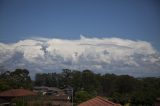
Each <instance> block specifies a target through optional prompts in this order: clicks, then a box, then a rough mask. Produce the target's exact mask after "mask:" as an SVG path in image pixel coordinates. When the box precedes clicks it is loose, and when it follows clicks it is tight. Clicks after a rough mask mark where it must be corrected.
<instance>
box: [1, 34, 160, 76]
mask: <svg viewBox="0 0 160 106" xmlns="http://www.w3.org/2000/svg"><path fill="white" fill-rule="evenodd" d="M0 67H1V68H2V67H5V68H7V69H15V68H27V69H29V70H30V73H33V74H34V73H37V72H60V71H61V70H62V69H63V68H68V69H77V70H84V69H90V70H92V71H94V72H96V73H102V74H104V73H115V74H129V75H132V76H140V77H143V76H160V54H159V51H157V50H156V49H155V48H154V47H153V46H152V44H151V43H149V42H147V41H141V40H136V41H135V40H129V39H121V38H101V39H100V38H86V37H84V36H81V38H80V39H77V40H68V39H55V38H53V39H48V38H30V39H25V40H21V41H18V42H17V43H12V44H6V43H0Z"/></svg>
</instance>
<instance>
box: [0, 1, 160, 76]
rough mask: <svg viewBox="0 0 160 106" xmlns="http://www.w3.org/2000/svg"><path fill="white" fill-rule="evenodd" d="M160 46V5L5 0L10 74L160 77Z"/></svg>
mask: <svg viewBox="0 0 160 106" xmlns="http://www.w3.org/2000/svg"><path fill="white" fill-rule="evenodd" d="M80 35H83V36H81V37H80ZM48 38H49V39H48ZM101 38H103V39H101ZM159 41H160V1H159V0H0V66H4V67H5V68H8V69H7V70H13V69H16V68H27V69H29V70H31V73H32V75H34V73H37V72H52V71H55V72H57V70H61V69H63V68H70V69H79V70H83V69H91V70H94V72H98V73H106V72H109V73H116V74H129V75H133V76H159V75H160V70H159V69H160V42H159ZM10 43H12V44H10Z"/></svg>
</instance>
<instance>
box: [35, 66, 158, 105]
mask: <svg viewBox="0 0 160 106" xmlns="http://www.w3.org/2000/svg"><path fill="white" fill-rule="evenodd" d="M51 75H52V76H51ZM35 82H36V83H35V84H36V85H45V86H54V87H59V88H65V87H66V86H72V87H73V89H74V97H75V100H74V101H76V102H77V103H80V102H82V101H85V100H87V99H89V98H92V97H95V96H97V95H99V96H105V97H107V98H109V99H110V100H112V101H114V102H118V103H121V104H126V103H129V104H130V105H135V106H138V105H141V106H148V105H152V104H153V103H154V101H155V99H156V98H157V97H160V89H159V88H160V78H134V77H132V76H128V75H119V76H117V75H114V74H104V75H101V74H95V73H93V72H92V71H91V70H84V71H82V72H81V71H77V70H69V69H64V70H63V71H62V73H59V74H56V73H48V74H46V73H42V74H37V75H36V80H35Z"/></svg>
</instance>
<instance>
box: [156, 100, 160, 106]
mask: <svg viewBox="0 0 160 106" xmlns="http://www.w3.org/2000/svg"><path fill="white" fill-rule="evenodd" d="M155 106H160V98H157V99H156V102H155Z"/></svg>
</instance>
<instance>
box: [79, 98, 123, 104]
mask: <svg viewBox="0 0 160 106" xmlns="http://www.w3.org/2000/svg"><path fill="white" fill-rule="evenodd" d="M78 106H121V105H120V104H116V103H113V102H111V101H109V100H107V99H104V98H102V97H100V96H97V97H95V98H93V99H90V100H88V101H86V102H83V103H81V104H79V105H78Z"/></svg>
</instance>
